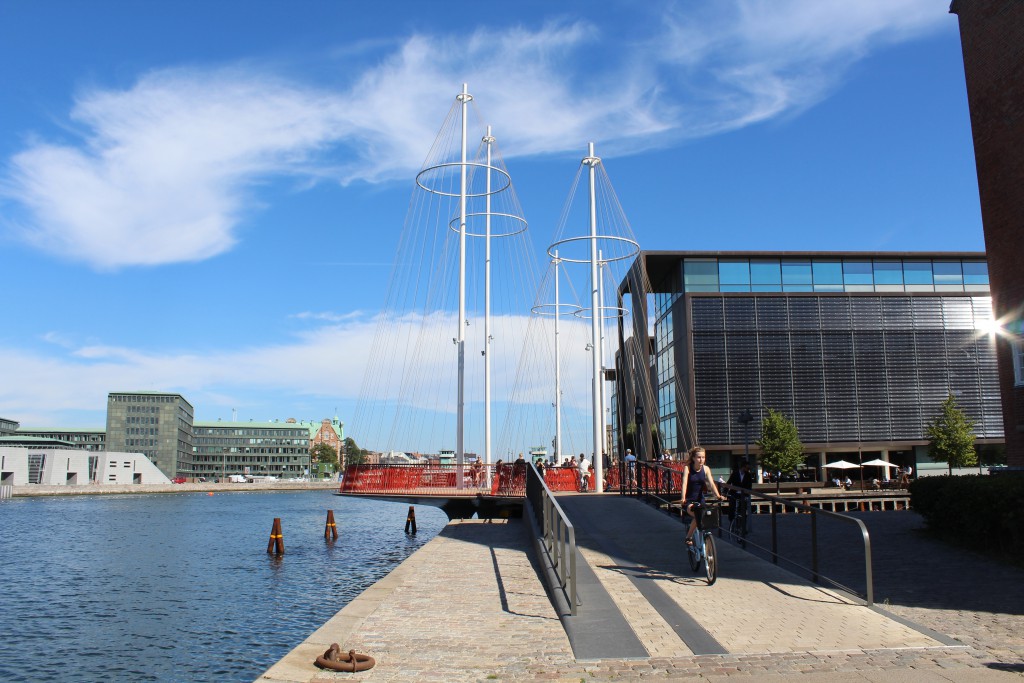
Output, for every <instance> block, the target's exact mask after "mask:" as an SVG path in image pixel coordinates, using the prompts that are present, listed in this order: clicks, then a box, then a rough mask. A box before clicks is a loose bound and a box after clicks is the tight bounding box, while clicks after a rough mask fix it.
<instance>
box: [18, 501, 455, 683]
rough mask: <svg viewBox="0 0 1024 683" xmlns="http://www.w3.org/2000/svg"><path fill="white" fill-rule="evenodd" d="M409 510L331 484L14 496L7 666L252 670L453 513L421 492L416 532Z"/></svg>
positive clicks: (50, 670)
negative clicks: (329, 526)
mask: <svg viewBox="0 0 1024 683" xmlns="http://www.w3.org/2000/svg"><path fill="white" fill-rule="evenodd" d="M328 509H333V510H334V515H335V520H336V521H337V523H338V532H339V534H340V536H341V537H340V538H339V539H338V540H337V541H334V542H331V541H325V540H324V537H323V530H324V525H325V521H326V516H327V510H328ZM406 510H407V508H406V507H403V506H402V505H399V504H394V503H382V502H377V501H369V500H353V499H348V498H339V497H337V496H333V495H331V494H330V493H328V492H322V491H317V492H292V493H218V494H217V495H214V496H207V495H206V494H203V493H183V494H174V495H153V496H109V497H108V496H103V497H84V498H52V499H45V498H38V499H21V498H16V499H13V500H7V501H4V502H3V503H2V504H0V529H3V531H4V540H5V551H4V553H2V554H0V585H2V586H3V587H4V603H3V604H4V607H3V613H4V614H3V618H2V619H0V680H19V681H49V680H53V678H54V677H55V676H58V677H69V676H70V677H71V678H73V679H74V680H77V681H100V680H103V681H251V680H253V679H255V678H256V676H258V675H259V674H260V673H261V672H262V671H263V670H264V669H266V668H267V667H268V666H269V665H270V664H272V663H273V662H275V661H276V660H278V659H280V657H281V656H283V655H284V654H285V653H287V652H288V651H289V650H291V649H292V648H293V647H294V646H295V645H296V644H298V643H299V642H300V641H301V640H303V639H304V638H306V637H307V636H308V635H309V634H310V633H312V632H313V631H314V630H316V629H317V628H319V627H320V626H321V625H322V624H323V622H325V621H326V620H327V619H329V618H330V617H331V616H333V615H334V614H335V613H336V612H337V611H338V610H339V609H341V608H342V607H343V606H344V605H346V604H347V603H348V602H349V601H350V600H351V599H352V598H354V597H355V596H356V595H358V594H359V593H360V592H362V591H363V590H364V589H365V588H366V587H367V586H369V585H370V584H372V583H373V582H374V581H376V580H377V579H379V578H381V577H382V576H384V575H385V574H386V573H387V572H388V571H390V570H391V569H392V568H394V566H395V565H396V564H398V563H399V562H401V561H402V560H404V559H405V558H406V557H408V556H409V555H410V554H411V553H412V552H414V551H415V550H416V549H417V548H419V547H420V546H421V545H423V544H424V543H426V542H427V541H428V540H430V539H431V538H433V536H434V535H435V534H436V533H437V532H438V531H440V529H441V528H442V527H443V525H444V523H445V518H444V515H443V514H442V513H441V512H440V511H438V510H436V509H433V508H420V509H419V510H418V511H417V512H418V514H417V521H418V522H419V533H418V534H417V535H416V536H407V535H406V534H405V533H404V531H403V525H404V520H405V512H406ZM274 517H280V518H281V523H282V527H283V533H284V541H285V551H286V552H285V554H284V555H281V556H275V555H274V554H268V553H267V552H266V547H267V541H268V538H269V530H270V528H271V525H272V523H273V518H274ZM54 652H59V653H60V654H59V657H57V659H58V660H59V661H60V662H61V665H60V670H57V669H55V668H54V666H53V664H52V662H53V661H54V656H53V653H54ZM68 662H73V664H72V665H71V668H72V669H73V670H69V669H67V668H66V667H68Z"/></svg>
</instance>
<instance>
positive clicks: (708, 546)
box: [704, 534, 718, 586]
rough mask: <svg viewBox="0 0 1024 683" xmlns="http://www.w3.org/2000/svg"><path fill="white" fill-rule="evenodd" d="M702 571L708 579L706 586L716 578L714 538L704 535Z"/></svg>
mask: <svg viewBox="0 0 1024 683" xmlns="http://www.w3.org/2000/svg"><path fill="white" fill-rule="evenodd" d="M704 571H705V573H706V574H707V577H708V585H709V586H710V585H712V584H714V582H715V579H717V578H718V553H717V552H716V551H715V537H714V536H712V535H711V534H704Z"/></svg>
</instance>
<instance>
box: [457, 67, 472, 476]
mask: <svg viewBox="0 0 1024 683" xmlns="http://www.w3.org/2000/svg"><path fill="white" fill-rule="evenodd" d="M457 99H458V100H459V102H461V103H462V165H461V166H460V173H461V183H460V185H459V320H458V325H459V331H458V335H457V336H456V337H455V343H456V345H457V346H458V347H459V397H458V408H457V411H456V419H455V422H456V426H455V429H456V431H457V432H458V433H457V434H456V435H455V486H456V488H460V489H461V488H463V485H464V482H463V478H462V468H463V465H465V462H466V455H465V418H466V415H465V412H466V112H467V110H468V109H469V102H470V100H472V99H473V96H472V95H470V94H469V86H468V85H467V84H466V83H463V84H462V94H461V95H459V96H458V98H457Z"/></svg>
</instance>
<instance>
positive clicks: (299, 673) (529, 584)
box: [261, 494, 1024, 683]
mask: <svg viewBox="0 0 1024 683" xmlns="http://www.w3.org/2000/svg"><path fill="white" fill-rule="evenodd" d="M590 497H591V498H597V497H598V496H594V495H592V494H591V496H590ZM582 498H587V496H583V497H582ZM619 500H621V499H619ZM630 502H632V501H630ZM791 517H794V518H795V517H796V516H791ZM861 517H862V519H864V520H865V522H866V523H867V525H868V527H869V529H870V530H871V538H872V546H873V550H874V554H875V560H874V566H875V586H876V596H878V598H877V599H878V601H879V602H881V601H883V600H885V599H887V600H888V604H887V605H883V608H884V609H885V610H888V611H890V612H891V613H893V614H896V615H898V616H900V617H903V618H906V619H909V620H911V621H913V622H915V623H917V624H920V625H922V626H925V627H927V628H931V629H934V630H935V631H938V632H939V633H943V634H946V635H949V636H952V637H954V638H956V639H958V640H960V641H961V642H962V643H964V645H965V646H960V647H954V646H942V645H937V644H935V643H934V642H932V645H931V646H930V647H921V646H918V645H920V644H924V643H925V642H927V639H926V638H925V637H924V636H923V635H922V634H919V633H917V632H912V633H908V632H907V631H905V630H903V627H902V626H901V625H900V624H897V623H896V622H892V621H887V620H884V619H881V617H880V621H878V622H873V623H877V624H883V625H884V628H886V629H894V630H893V631H892V632H891V633H890V634H889V635H890V636H891V635H892V633H896V634H901V636H900V637H904V636H906V637H910V638H912V639H913V638H921V639H922V640H921V642H920V643H918V644H913V643H911V644H908V645H909V646H904V647H899V648H891V647H879V646H878V642H877V640H875V641H873V640H872V639H877V634H875V633H872V632H871V630H870V629H869V630H868V631H866V632H864V633H861V634H859V635H858V636H857V637H863V638H864V640H863V641H861V642H859V643H857V645H856V646H849V645H847V646H843V647H833V646H831V645H829V643H828V642H824V644H823V641H815V642H811V641H807V642H799V643H793V645H792V647H788V648H783V649H786V650H788V651H772V652H760V653H750V652H748V653H747V654H728V655H692V654H688V651H687V650H686V649H685V646H683V647H680V645H681V643H680V642H679V639H678V638H677V637H675V634H674V633H673V632H672V631H671V629H670V628H667V627H666V625H665V624H663V623H660V624H659V623H658V618H657V617H658V615H657V614H656V613H654V614H652V610H651V609H650V606H649V605H647V606H646V607H645V605H644V604H642V603H643V601H642V599H641V600H640V601H639V602H637V601H635V600H625V599H624V600H623V601H622V604H621V607H622V608H623V612H624V614H626V615H627V618H630V617H629V611H630V610H632V611H633V612H634V613H635V614H637V615H640V617H639V619H640V621H638V622H637V623H638V624H640V625H639V626H638V625H635V624H634V625H633V626H634V630H636V631H637V633H638V635H641V638H642V639H643V640H644V641H645V645H646V646H647V647H648V650H649V651H650V652H652V657H651V658H649V659H643V660H629V661H622V660H597V661H588V662H576V661H575V659H574V658H573V656H572V651H571V647H570V645H569V642H568V639H567V638H566V635H565V632H564V630H563V629H562V627H561V624H560V622H559V621H558V618H557V615H556V614H555V613H554V610H553V608H552V607H551V604H550V602H549V601H548V599H547V597H546V595H545V593H544V589H543V586H542V584H541V582H540V579H539V577H538V573H537V568H536V566H535V565H534V564H533V562H532V561H531V555H532V553H531V551H530V549H529V541H528V538H527V536H526V533H525V531H524V528H523V525H522V523H521V522H515V521H513V522H510V523H507V524H483V523H479V522H475V521H474V522H464V523H453V524H450V525H449V526H448V527H446V528H445V530H444V531H443V532H442V533H441V534H440V535H439V536H438V537H437V538H435V539H434V540H433V541H431V542H430V543H428V544H427V545H426V546H424V547H423V548H421V549H420V550H419V551H418V552H417V553H415V554H414V555H413V556H412V557H410V558H409V559H408V560H407V561H406V562H405V563H403V564H402V565H401V566H400V567H399V568H398V569H396V570H395V571H394V572H392V574H390V575H389V576H388V577H385V579H382V581H381V582H379V583H378V584H375V586H374V587H372V588H370V589H368V590H367V591H366V592H364V593H363V594H362V595H361V596H360V597H359V598H358V599H357V600H355V601H353V603H351V604H350V605H349V606H347V607H346V608H345V609H343V610H342V611H341V612H339V614H338V615H336V616H335V617H334V618H333V619H332V620H331V621H330V622H328V623H327V624H325V625H324V627H323V628H321V629H320V630H318V631H317V633H315V634H313V636H311V637H310V639H308V640H307V641H306V642H305V643H303V644H301V645H300V646H299V647H297V648H296V649H295V650H294V651H293V652H292V653H291V654H290V655H288V656H287V657H285V658H284V659H283V660H282V661H281V662H279V663H278V664H276V665H275V666H274V667H272V668H271V669H270V670H269V671H268V672H266V673H265V674H264V676H263V678H262V679H261V680H267V681H270V680H275V681H329V680H339V679H344V680H354V681H456V680H458V681H487V680H523V679H525V680H558V681H591V680H593V681H606V680H620V681H626V680H638V679H643V680H679V679H692V678H697V679H706V680H724V679H725V678H730V679H732V678H737V677H739V678H747V679H750V680H768V681H771V680H778V681H781V680H783V678H787V679H788V678H789V677H792V676H794V675H800V676H801V679H802V680H807V681H811V682H812V683H813V682H817V681H820V682H822V683H825V682H830V681H943V680H948V681H975V680H977V681H980V680H985V681H988V680H1003V679H1007V680H1020V679H1021V678H1022V677H1024V673H1022V672H1024V641H1022V637H1024V617H1022V613H1024V602H1022V600H1021V591H1022V590H1024V572H1022V571H1020V570H1016V569H1013V568H1007V567H1004V566H1002V565H998V564H995V563H991V562H988V561H986V560H984V559H982V558H978V557H977V556H974V555H970V554H967V553H963V552H961V551H959V550H958V549H956V548H950V547H947V546H943V545H940V544H937V543H935V542H933V541H931V540H930V539H928V538H927V537H926V536H924V535H923V534H922V533H920V527H921V523H920V520H919V518H918V517H917V516H916V515H915V514H914V513H903V512H885V513H864V514H863V515H861ZM606 521H607V520H606ZM762 521H763V520H762ZM759 523H760V522H759ZM801 523H804V522H802V521H800V520H793V521H789V520H787V521H785V522H783V521H781V520H780V529H782V530H783V532H784V531H785V525H786V524H791V525H794V526H796V525H799V524H801ZM763 533H764V529H760V528H759V529H756V530H755V536H757V535H759V534H763ZM633 536H634V537H635V540H636V541H638V542H641V543H643V542H649V541H645V540H644V539H642V538H641V536H642V534H638V533H634V534H633ZM831 547H833V548H834V549H835V552H834V553H833V554H842V553H846V554H847V555H848V558H847V559H848V561H849V562H851V563H852V564H854V565H856V563H857V553H856V551H855V549H854V546H853V545H852V544H848V543H845V542H844V543H841V544H833V545H832V546H831ZM621 549H622V548H621V547H620V548H617V549H613V550H621ZM582 552H583V553H584V556H588V555H589V558H590V561H591V563H592V566H594V567H595V571H600V572H601V573H604V574H606V575H608V576H609V577H611V578H610V579H609V581H608V582H606V585H607V586H608V587H609V589H610V590H611V591H612V592H613V594H615V593H616V592H618V594H619V595H620V596H621V595H623V594H627V593H628V592H629V591H631V590H633V589H632V588H631V587H630V586H629V585H628V582H629V579H628V578H626V576H627V573H628V572H626V571H624V570H623V568H621V567H618V566H617V565H616V563H615V562H614V561H613V558H612V556H611V554H609V553H608V548H603V549H602V548H599V547H592V548H584V549H583V551H582ZM724 553H728V556H726V554H724ZM612 554H614V553H612ZM729 562H731V563H732V564H731V565H730V564H728V563H729ZM861 562H862V560H861ZM745 563H746V564H747V565H748V566H747V567H746V569H741V568H742V567H743V566H744V564H745ZM599 568H601V569H599ZM672 569H673V567H665V566H661V567H652V568H649V571H650V572H651V573H652V576H655V577H656V580H659V581H661V582H662V583H666V584H671V585H669V586H668V589H669V591H670V592H671V591H687V592H688V595H687V599H688V600H689V601H688V602H683V603H682V604H684V605H685V606H686V608H687V609H688V610H690V609H691V607H692V611H691V613H693V614H694V615H695V616H697V618H698V620H699V621H701V620H703V619H711V622H714V619H713V618H714V616H715V615H716V614H724V613H725V612H726V608H725V607H724V606H722V605H717V604H716V602H715V600H714V597H715V595H716V589H719V588H724V587H725V586H724V584H723V586H719V585H718V584H716V585H715V586H713V587H710V588H709V587H707V586H706V585H704V586H701V585H700V582H698V581H696V580H695V579H692V578H690V577H692V576H693V574H692V573H691V572H689V568H688V567H687V568H685V571H684V570H679V571H677V572H675V575H674V577H672V578H667V577H668V575H669V574H670V573H671V570H672ZM780 571H781V570H780V569H778V568H776V567H774V566H772V565H770V564H767V563H764V562H761V561H759V560H757V559H755V558H751V557H749V556H744V554H743V553H741V551H739V550H738V549H729V548H723V572H722V573H723V577H722V578H721V579H720V580H719V581H720V583H721V582H726V581H744V582H745V583H747V584H750V585H752V586H753V585H757V586H758V590H764V585H766V584H771V585H774V586H775V588H774V589H771V590H772V592H774V593H777V594H778V598H777V599H778V600H781V601H782V602H780V603H776V604H774V605H766V604H761V603H760V602H757V601H759V600H760V598H755V600H756V601H755V602H751V603H750V604H749V605H747V609H748V610H749V611H748V612H746V613H745V614H746V616H745V617H744V619H741V620H735V619H732V620H720V622H719V623H721V624H727V623H733V624H734V628H736V629H738V630H736V631H735V632H734V633H726V632H724V631H721V630H720V631H719V632H718V633H716V634H715V635H716V637H718V638H719V639H720V642H723V643H731V644H732V645H731V647H730V652H735V651H736V650H735V648H736V645H735V643H737V642H739V640H740V639H742V638H744V637H747V638H748V641H749V642H748V645H747V647H746V648H744V649H746V650H748V651H749V650H752V649H754V648H755V647H757V643H758V642H759V641H757V640H756V638H755V637H754V636H743V634H742V631H743V628H742V624H743V623H749V622H750V620H751V618H752V615H754V614H756V613H758V612H761V613H765V612H772V613H775V614H776V615H777V616H778V615H779V613H780V609H782V608H780V607H778V605H779V604H781V605H783V606H785V605H786V604H787V603H788V604H789V605H790V606H791V610H790V612H791V615H790V616H789V617H787V618H792V619H795V621H793V622H792V626H793V627H794V628H796V629H797V630H799V629H800V623H801V621H803V622H806V619H803V618H802V617H800V614H801V613H802V612H804V611H806V608H807V607H808V606H810V607H811V609H812V610H813V609H817V608H820V605H819V604H818V603H821V604H826V603H829V602H837V601H838V598H837V596H836V594H834V593H832V592H830V591H823V590H821V589H820V588H818V587H815V586H813V585H811V584H808V583H807V582H805V581H800V580H798V579H797V578H796V577H794V576H792V575H789V574H788V573H786V572H781V574H779V575H776V574H774V572H780ZM742 572H755V573H756V572H763V573H762V574H758V576H761V577H767V578H760V579H757V578H756V577H754V576H750V577H746V578H742V577H740V576H737V574H740V573H742ZM602 581H605V579H604V578H602ZM673 586H674V587H673ZM780 591H786V592H787V593H790V596H789V597H788V598H787V597H786V596H784V595H783V594H782V593H781V592H780ZM725 592H726V591H724V590H721V591H718V593H720V594H722V595H724V594H725ZM696 593H702V594H703V595H702V600H705V599H706V600H705V602H704V606H703V607H701V608H698V607H696V606H695V603H694V601H693V600H692V599H691V598H692V595H694V594H696ZM812 603H813V604H812ZM734 608H735V607H734ZM838 608H840V609H848V610H857V611H861V612H868V611H869V610H867V609H866V608H863V607H856V606H853V605H844V606H842V607H838ZM793 615H795V616H793ZM644 619H646V622H644V621H643V620H644ZM744 620H746V622H745V621H744ZM737 622H738V623H739V624H740V626H735V624H736V623H737ZM702 623H703V622H702ZM631 624H632V621H631ZM748 630H750V629H748ZM825 635H826V641H827V638H828V637H830V636H828V634H825ZM659 638H660V639H661V640H659ZM777 640H778V638H777V637H776V638H772V639H770V640H769V642H776V641H777ZM331 642H339V643H340V644H342V646H343V647H344V648H345V649H348V648H354V649H356V650H357V651H358V652H367V653H370V654H372V655H373V656H374V657H376V659H377V665H376V666H375V667H374V668H373V669H371V670H370V671H368V672H364V673H359V674H351V673H349V674H342V673H333V672H324V671H320V670H318V669H316V668H315V667H313V666H312V662H313V660H314V659H315V658H316V656H317V655H318V654H322V653H323V651H324V650H326V649H327V647H328V645H329V644H330V643H331ZM835 644H838V643H835ZM835 644H834V645H835Z"/></svg>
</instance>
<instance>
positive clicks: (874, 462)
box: [864, 458, 899, 468]
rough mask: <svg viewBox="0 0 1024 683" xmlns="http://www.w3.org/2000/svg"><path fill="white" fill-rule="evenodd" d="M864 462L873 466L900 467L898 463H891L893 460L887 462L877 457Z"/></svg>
mask: <svg viewBox="0 0 1024 683" xmlns="http://www.w3.org/2000/svg"><path fill="white" fill-rule="evenodd" d="M864 464H865V465H871V466H872V467H896V468H898V467H899V465H896V464H894V463H891V462H886V461H884V460H881V459H879V458H875V459H874V460H868V461H867V462H866V463H864Z"/></svg>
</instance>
